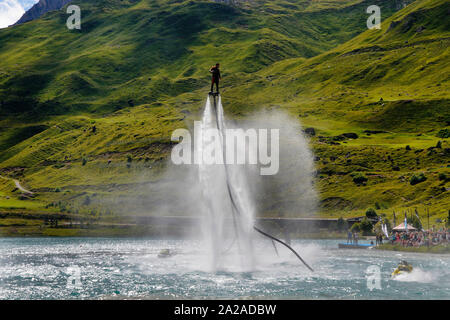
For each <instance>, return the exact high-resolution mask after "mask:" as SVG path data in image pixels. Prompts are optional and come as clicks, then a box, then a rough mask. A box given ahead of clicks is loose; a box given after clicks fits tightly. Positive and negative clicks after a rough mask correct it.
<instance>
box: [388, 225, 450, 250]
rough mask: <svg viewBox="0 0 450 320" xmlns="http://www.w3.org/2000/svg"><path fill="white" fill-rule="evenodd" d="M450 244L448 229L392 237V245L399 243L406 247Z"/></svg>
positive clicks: (413, 232) (404, 233)
mask: <svg viewBox="0 0 450 320" xmlns="http://www.w3.org/2000/svg"><path fill="white" fill-rule="evenodd" d="M381 241H382V240H381ZM449 242H450V232H449V230H448V229H441V230H439V231H435V230H434V229H431V230H427V231H425V230H424V231H412V232H397V233H395V234H393V235H392V237H391V243H392V244H394V243H399V244H401V245H402V246H404V247H420V246H427V247H429V246H430V245H432V246H436V245H448V243H449Z"/></svg>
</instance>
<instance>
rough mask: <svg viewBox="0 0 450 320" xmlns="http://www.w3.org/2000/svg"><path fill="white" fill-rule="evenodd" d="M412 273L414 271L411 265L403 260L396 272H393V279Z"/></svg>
mask: <svg viewBox="0 0 450 320" xmlns="http://www.w3.org/2000/svg"><path fill="white" fill-rule="evenodd" d="M411 271H413V267H412V265H410V264H409V263H408V262H406V261H405V260H403V261H402V262H400V263H399V265H398V266H397V268H396V269H395V270H394V272H392V274H391V277H392V278H395V277H396V276H398V275H401V274H405V273H411Z"/></svg>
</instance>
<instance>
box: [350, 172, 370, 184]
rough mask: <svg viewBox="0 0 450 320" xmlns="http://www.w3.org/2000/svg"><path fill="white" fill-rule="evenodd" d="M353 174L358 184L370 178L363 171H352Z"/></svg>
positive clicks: (354, 180)
mask: <svg viewBox="0 0 450 320" xmlns="http://www.w3.org/2000/svg"><path fill="white" fill-rule="evenodd" d="M351 176H352V177H353V182H354V183H356V184H364V183H366V182H367V180H368V179H367V177H366V176H365V175H364V174H363V173H361V172H356V173H352V174H351Z"/></svg>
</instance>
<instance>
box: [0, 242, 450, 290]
mask: <svg viewBox="0 0 450 320" xmlns="http://www.w3.org/2000/svg"><path fill="white" fill-rule="evenodd" d="M338 242H340V241H337V240H297V241H293V242H292V245H293V247H294V248H295V249H297V250H298V251H299V252H300V254H301V255H302V256H303V257H304V258H305V260H307V261H308V263H309V264H310V265H311V266H312V267H313V268H314V269H315V271H314V272H310V271H308V270H307V269H306V268H305V267H304V266H303V265H301V263H299V261H298V260H296V258H295V257H294V256H293V255H292V254H291V253H290V252H289V251H287V250H285V249H284V248H282V247H278V251H279V256H277V255H276V253H275V252H274V250H273V247H272V244H271V243H270V242H268V241H263V240H261V241H260V242H257V243H256V249H255V257H256V260H255V263H254V266H253V267H251V268H248V266H247V267H246V268H243V267H242V266H241V265H240V262H239V261H240V259H239V256H236V255H235V256H233V255H230V256H229V257H228V258H226V259H225V261H223V265H222V267H221V268H219V270H216V271H212V270H211V268H210V263H209V260H210V259H209V257H210V256H209V255H208V253H207V252H205V251H204V250H203V245H202V243H201V242H200V241H193V240H189V241H188V240H185V241H181V240H150V239H123V238H120V239H119V238H1V239H0V299H124V298H126V299H130V298H132V299H183V298H189V299H199V298H201V299H204V298H206V299H215V298H224V299H236V298H239V299H264V298H269V299H450V282H449V279H450V256H448V255H436V254H418V253H398V252H391V251H378V250H373V249H366V250H355V249H337V244H338ZM166 248H169V249H171V250H173V252H175V253H176V254H175V255H174V256H172V257H168V258H158V253H159V252H160V250H161V249H166ZM402 259H405V260H407V261H408V262H409V263H411V264H412V265H413V266H414V271H413V272H412V273H411V274H408V275H406V276H401V277H400V278H398V279H395V280H393V279H391V277H390V274H391V272H392V271H393V269H394V268H395V267H396V266H397V264H398V262H399V261H400V260H402ZM368 271H369V273H367V272H368ZM378 271H379V279H380V281H379V282H377V280H376V279H377V277H378V273H377V272H378Z"/></svg>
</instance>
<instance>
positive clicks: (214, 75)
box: [209, 67, 221, 93]
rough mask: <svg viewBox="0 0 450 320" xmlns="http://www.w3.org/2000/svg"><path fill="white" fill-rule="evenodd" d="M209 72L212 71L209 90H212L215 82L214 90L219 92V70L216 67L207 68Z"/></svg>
mask: <svg viewBox="0 0 450 320" xmlns="http://www.w3.org/2000/svg"><path fill="white" fill-rule="evenodd" d="M209 72H211V73H212V80H211V92H212V91H213V87H214V83H215V84H216V90H217V93H219V81H220V78H221V76H220V70H219V68H217V67H212V68H211V69H209Z"/></svg>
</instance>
